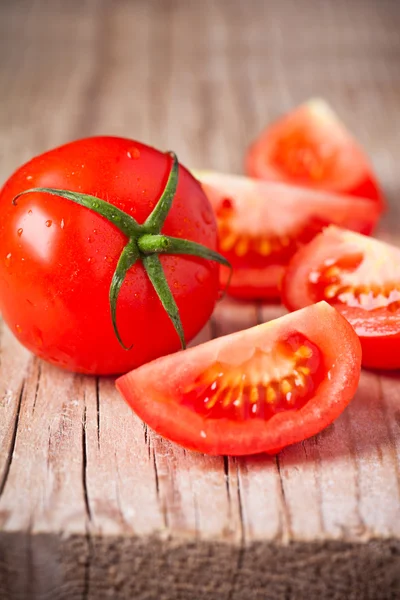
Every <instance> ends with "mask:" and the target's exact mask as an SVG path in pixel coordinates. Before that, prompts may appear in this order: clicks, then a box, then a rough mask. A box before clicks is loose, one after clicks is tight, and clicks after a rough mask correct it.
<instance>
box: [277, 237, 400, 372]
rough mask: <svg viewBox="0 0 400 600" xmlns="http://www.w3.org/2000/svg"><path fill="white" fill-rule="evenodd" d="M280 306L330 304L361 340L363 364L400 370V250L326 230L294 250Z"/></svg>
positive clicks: (366, 239) (378, 242) (374, 241)
mask: <svg viewBox="0 0 400 600" xmlns="http://www.w3.org/2000/svg"><path fill="white" fill-rule="evenodd" d="M282 297H283V302H284V303H285V305H286V306H287V307H288V308H289V309H291V310H296V309H298V308H302V307H304V306H307V305H309V304H312V303H313V302H318V301H319V300H326V301H327V302H329V303H330V304H332V305H334V306H335V308H337V309H338V310H339V311H340V312H341V313H342V314H343V316H344V317H346V319H347V320H348V321H349V322H350V323H351V325H352V326H353V327H354V329H355V331H356V333H357V335H358V336H359V337H360V341H361V346H362V350H363V365H365V366H367V367H375V368H380V369H397V368H400V249H399V248H396V247H395V246H391V245H389V244H385V243H384V242H380V241H378V240H375V239H372V238H368V237H366V236H364V235H360V234H356V233H353V232H352V231H346V230H343V229H339V228H338V227H333V226H331V227H328V228H327V229H325V231H324V232H323V233H321V234H320V235H318V236H317V237H316V238H315V239H314V240H313V241H312V242H311V243H310V244H308V245H307V246H305V247H304V248H302V249H301V250H299V252H298V253H297V254H296V255H295V256H294V257H293V259H292V261H291V262H290V264H289V267H288V269H287V273H286V275H285V277H284V280H283V286H282Z"/></svg>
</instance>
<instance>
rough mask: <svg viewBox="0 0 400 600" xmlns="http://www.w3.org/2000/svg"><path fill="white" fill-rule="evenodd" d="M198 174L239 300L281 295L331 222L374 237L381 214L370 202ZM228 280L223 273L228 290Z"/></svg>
mask: <svg viewBox="0 0 400 600" xmlns="http://www.w3.org/2000/svg"><path fill="white" fill-rule="evenodd" d="M195 175H196V176H197V177H198V178H199V179H200V181H201V183H202V185H203V188H204V190H205V192H206V194H207V196H208V197H209V199H210V201H211V203H212V205H213V207H214V209H215V212H216V215H217V222H218V228H219V238H220V241H219V250H220V252H221V253H222V254H224V256H226V258H227V259H228V260H229V261H230V262H231V264H232V266H233V277H232V281H231V285H230V288H229V293H231V294H232V295H234V296H242V297H247V298H265V297H271V296H272V297H276V296H278V295H279V284H280V280H281V278H282V275H283V272H284V268H285V266H286V265H287V264H288V262H289V260H290V258H291V257H292V256H293V254H294V253H295V252H296V251H297V249H298V248H299V246H301V245H302V244H304V243H307V242H309V241H310V240H311V239H312V238H313V237H314V236H315V235H316V234H317V233H319V232H320V231H321V230H322V229H323V228H324V227H325V226H327V225H328V224H330V223H336V224H339V225H343V226H345V227H348V228H350V229H354V230H356V231H362V232H364V233H370V231H371V229H372V228H373V226H374V224H375V223H376V221H377V218H378V215H379V209H378V207H377V205H376V203H374V202H371V201H370V200H365V199H357V200H355V199H354V198H352V197H348V196H346V197H345V196H342V195H338V194H329V193H322V192H316V191H314V190H307V189H304V188H296V187H293V186H289V185H285V184H281V183H271V182H269V183H267V182H262V181H259V180H256V179H251V178H248V177H241V176H234V175H225V174H221V173H215V172H210V171H208V172H196V173H195ZM227 277H228V273H227V270H224V269H222V270H221V278H222V285H223V286H224V285H225V284H226V281H227Z"/></svg>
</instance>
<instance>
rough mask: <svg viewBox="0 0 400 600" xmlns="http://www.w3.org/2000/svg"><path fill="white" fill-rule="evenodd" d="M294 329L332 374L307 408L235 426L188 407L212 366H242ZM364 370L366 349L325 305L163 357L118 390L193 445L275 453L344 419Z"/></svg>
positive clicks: (155, 424) (160, 426)
mask: <svg viewBox="0 0 400 600" xmlns="http://www.w3.org/2000/svg"><path fill="white" fill-rule="evenodd" d="M293 331H295V332H297V333H300V334H304V335H305V336H307V338H308V339H309V340H310V341H311V342H313V343H314V344H316V345H317V346H318V348H319V350H320V351H321V352H322V356H323V363H322V366H323V369H324V374H325V377H324V379H323V381H322V382H321V383H320V385H319V386H318V387H317V388H316V390H315V393H314V395H313V396H312V397H311V399H309V400H308V402H307V404H306V405H305V406H303V408H301V409H299V410H288V411H285V412H279V413H277V414H275V415H274V416H273V417H272V418H270V419H269V420H267V421H264V420H263V419H261V418H258V419H245V420H244V421H235V420H232V419H227V418H219V419H210V418H207V416H204V415H202V414H199V413H197V412H195V411H193V410H191V409H189V408H188V407H187V406H186V405H183V404H182V403H181V401H180V398H181V394H182V390H183V389H185V386H187V385H188V384H190V383H191V382H193V381H194V380H195V379H196V376H197V375H198V373H201V372H202V371H203V370H204V369H207V368H208V367H209V366H210V365H212V364H215V363H216V362H217V361H220V360H224V361H227V360H228V361H232V364H235V365H237V364H238V363H239V364H241V362H242V359H243V357H246V358H248V357H249V356H250V357H251V356H252V355H253V354H254V352H255V350H256V349H259V348H262V347H263V345H265V346H268V347H269V348H270V347H272V348H273V347H274V345H273V344H274V343H276V342H279V340H281V339H284V338H285V337H286V336H288V335H289V334H291V333H293ZM269 344H270V345H271V346H270V345H269ZM272 360H273V359H272ZM360 366H361V349H360V343H359V340H358V338H357V336H356V334H355V333H354V330H353V329H352V327H351V326H350V325H349V324H348V322H347V321H346V320H345V319H344V318H343V317H342V316H341V315H340V314H339V313H338V312H337V311H336V310H335V309H333V308H332V307H330V306H329V305H328V304H326V303H325V302H320V303H319V304H317V305H314V306H312V307H308V308H307V309H304V310H301V311H298V312H296V313H292V314H290V315H285V316H284V317H281V318H280V319H276V320H275V321H272V322H269V323H264V324H262V325H259V326H256V327H252V328H251V329H247V330H245V331H240V332H237V333H234V334H231V335H228V336H224V337H221V338H217V339H215V340H212V341H210V342H207V343H205V344H202V345H200V346H197V347H195V348H191V349H189V350H186V351H185V352H184V353H182V354H179V355H173V356H166V357H163V358H160V359H158V360H157V361H153V362H152V363H150V364H148V365H144V366H143V367H141V368H139V369H137V370H136V371H132V372H131V373H128V374H127V375H124V376H123V377H121V378H119V379H118V380H117V382H116V385H117V388H118V390H119V391H120V392H121V394H122V396H123V397H124V398H125V400H126V401H127V402H128V404H129V405H130V406H131V407H132V408H133V410H134V411H135V412H136V414H137V415H138V416H139V417H140V418H142V419H143V420H144V421H145V422H146V423H147V424H148V425H149V426H150V427H151V428H153V429H154V430H155V431H156V432H158V433H160V434H161V435H163V436H164V437H166V438H168V439H170V440H172V441H174V442H177V443H179V444H181V445H183V446H184V447H185V448H188V449H191V450H196V451H198V452H204V453H207V454H213V455H220V454H228V455H246V454H255V453H260V452H267V453H270V454H274V453H276V452H277V451H279V450H280V449H282V448H283V447H285V446H287V445H289V444H293V443H296V442H299V441H302V440H304V439H306V438H308V437H310V436H312V435H315V434H316V433H318V432H320V431H321V430H322V429H324V428H325V427H326V426H328V425H329V424H330V423H331V422H332V421H333V420H334V419H335V418H337V417H338V416H339V414H340V413H341V412H342V411H343V410H344V408H345V407H346V406H347V404H348V403H349V402H350V400H351V399H352V397H353V395H354V393H355V391H356V389H357V385H358V381H359V376H360Z"/></svg>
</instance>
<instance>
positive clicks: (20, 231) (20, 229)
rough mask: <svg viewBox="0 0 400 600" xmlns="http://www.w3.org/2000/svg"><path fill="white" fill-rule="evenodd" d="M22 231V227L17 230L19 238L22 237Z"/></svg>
mask: <svg viewBox="0 0 400 600" xmlns="http://www.w3.org/2000/svg"><path fill="white" fill-rule="evenodd" d="M23 231H24V230H23V229H22V227H20V228H19V229H18V230H17V234H18V237H21V235H22V233H23Z"/></svg>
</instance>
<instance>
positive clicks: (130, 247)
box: [12, 152, 231, 350]
mask: <svg viewBox="0 0 400 600" xmlns="http://www.w3.org/2000/svg"><path fill="white" fill-rule="evenodd" d="M169 154H170V156H171V158H172V166H171V171H170V174H169V177H168V180H167V183H166V186H165V189H164V191H163V193H162V194H161V196H160V198H159V200H158V202H157V204H156V206H155V207H154V209H153V211H152V212H151V214H150V215H149V216H148V217H147V219H146V221H145V222H144V223H143V224H139V223H138V222H137V221H136V220H135V219H134V218H133V217H132V216H130V215H128V214H127V213H125V212H124V211H122V210H120V209H119V208H117V207H116V206H114V205H113V204H110V203H108V202H106V201H105V200H102V199H101V198H97V197H96V196H90V195H88V194H81V193H79V192H71V191H69V190H63V189H57V188H31V189H29V190H25V191H23V192H21V193H20V194H17V195H16V196H15V198H14V199H13V201H12V203H13V204H14V205H16V204H17V200H18V198H20V197H21V196H23V195H25V194H32V193H44V194H50V195H53V196H58V197H60V198H64V199H66V200H70V201H71V202H74V203H75V204H79V205H81V206H83V207H85V208H88V209H90V210H91V211H93V212H95V213H97V214H99V215H100V216H102V217H104V218H105V219H107V221H109V222H110V223H112V224H113V225H115V227H117V228H118V229H119V230H120V231H121V232H122V233H123V234H124V235H125V236H126V237H127V238H128V242H127V243H126V245H125V246H124V249H123V250H122V252H121V255H120V257H119V260H118V264H117V267H116V269H115V272H114V275H113V277H112V281H111V285H110V290H109V302H110V312H111V320H112V325H113V329H114V332H115V335H116V337H117V339H118V341H119V343H120V344H121V346H122V347H123V348H124V349H125V350H130V349H131V348H132V346H126V345H125V344H124V342H123V341H122V339H121V336H120V333H119V331H118V327H117V300H118V296H119V292H120V290H121V287H122V284H123V282H124V280H125V277H126V274H127V272H128V270H129V269H130V268H131V267H132V266H133V265H134V264H135V263H136V262H137V261H138V260H140V261H142V264H143V267H144V269H145V271H146V273H147V275H148V277H149V279H150V281H151V283H152V285H153V287H154V289H155V291H156V293H157V295H158V297H159V299H160V301H161V303H162V305H163V307H164V309H165V311H166V313H167V314H168V316H169V318H170V319H171V322H172V324H173V325H174V328H175V330H176V332H177V334H178V336H179V339H180V342H181V345H182V348H185V347H186V341H185V335H184V331H183V327H182V322H181V318H180V314H179V309H178V307H177V304H176V302H175V299H174V297H173V295H172V292H171V289H170V287H169V285H168V282H167V280H166V277H165V274H164V270H163V267H162V264H161V261H160V259H159V256H158V255H159V254H186V255H191V256H197V257H198V258H203V259H205V260H212V261H215V262H218V263H220V264H222V265H224V266H227V267H229V268H231V265H230V263H229V261H228V260H227V259H226V258H224V257H223V256H222V255H221V254H219V253H218V252H215V251H214V250H211V249H210V248H207V246H203V245H202V244H198V243H196V242H192V241H191V240H186V239H183V238H175V237H170V236H166V235H163V234H162V233H161V229H162V227H163V226H164V223H165V220H166V218H167V216H168V213H169V211H170V209H171V206H172V202H173V200H174V197H175V193H176V189H177V186H178V176H179V163H178V159H177V157H176V155H175V154H174V153H173V152H170V153H169Z"/></svg>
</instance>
